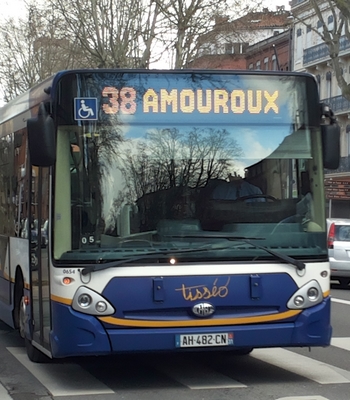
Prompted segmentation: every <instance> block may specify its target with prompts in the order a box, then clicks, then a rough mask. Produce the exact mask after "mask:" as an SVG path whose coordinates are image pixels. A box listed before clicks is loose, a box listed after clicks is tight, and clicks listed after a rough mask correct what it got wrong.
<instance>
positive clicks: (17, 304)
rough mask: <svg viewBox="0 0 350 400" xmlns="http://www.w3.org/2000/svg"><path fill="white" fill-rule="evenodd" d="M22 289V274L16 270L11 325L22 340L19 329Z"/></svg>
mask: <svg viewBox="0 0 350 400" xmlns="http://www.w3.org/2000/svg"><path fill="white" fill-rule="evenodd" d="M23 288H24V283H23V277H22V273H21V272H19V271H18V270H17V272H16V284H15V292H14V299H13V304H14V308H13V325H14V327H15V329H19V330H20V332H19V333H20V335H21V337H22V338H24V336H22V332H21V329H20V320H21V302H22V299H23Z"/></svg>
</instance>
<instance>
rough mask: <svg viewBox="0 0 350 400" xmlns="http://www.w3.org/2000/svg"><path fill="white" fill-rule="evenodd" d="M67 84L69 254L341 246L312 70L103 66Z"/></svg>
mask: <svg viewBox="0 0 350 400" xmlns="http://www.w3.org/2000/svg"><path fill="white" fill-rule="evenodd" d="M57 87H58V89H57V93H55V104H56V109H55V112H56V118H57V121H58V126H57V161H56V167H55V178H54V179H55V180H54V181H55V189H54V198H53V204H54V219H53V239H54V240H53V252H54V257H55V259H56V261H57V262H61V263H63V264H65V263H66V262H69V263H74V262H76V263H78V262H82V261H84V262H85V261H86V262H101V263H107V262H110V261H116V260H124V259H125V260H126V259H129V260H131V261H133V260H134V259H135V262H139V260H141V259H142V256H145V262H146V263H154V262H155V261H156V262H165V263H167V262H169V260H170V259H171V260H172V262H179V263H181V262H196V261H203V260H204V259H205V260H207V261H213V262H218V261H232V262H238V261H239V262H243V261H252V260H262V261H264V260H269V262H270V261H271V260H275V259H276V257H275V256H274V255H273V254H271V252H268V251H265V249H268V250H274V251H275V252H278V253H280V254H284V255H287V256H290V257H293V258H295V259H298V258H300V259H304V260H306V259H315V258H316V259H317V258H319V259H321V258H322V259H325V257H326V256H327V250H326V240H325V237H326V234H325V222H324V219H325V218H324V217H325V212H324V206H325V205H324V194H323V168H322V160H321V156H320V154H321V135H320V127H319V123H320V121H319V117H317V116H316V112H315V110H314V109H313V107H312V106H311V105H312V104H317V87H316V84H315V82H314V81H313V80H312V78H311V77H309V76H302V75H299V76H297V75H295V76H294V75H282V74H281V75H276V74H275V75H272V74H271V75H269V74H265V75H261V74H260V75H259V74H248V73H245V74H244V73H220V72H217V73H215V74H206V73H199V72H198V73H196V72H193V71H191V72H183V73H172V72H170V71H168V72H156V71H154V72H151V71H148V72H123V73H122V72H118V73H116V72H114V73H112V72H106V71H105V72H97V71H96V72H91V71H90V72H84V73H80V74H77V73H75V74H67V75H63V76H62V77H61V78H60V82H59V84H58V85H57ZM153 254H154V257H152V255H153ZM150 256H151V257H150ZM175 260H176V261H175Z"/></svg>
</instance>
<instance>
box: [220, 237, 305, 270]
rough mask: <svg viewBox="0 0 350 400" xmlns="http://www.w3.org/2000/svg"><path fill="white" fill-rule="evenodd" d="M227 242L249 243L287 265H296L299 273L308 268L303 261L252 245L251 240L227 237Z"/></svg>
mask: <svg viewBox="0 0 350 400" xmlns="http://www.w3.org/2000/svg"><path fill="white" fill-rule="evenodd" d="M227 240H233V241H236V240H237V241H242V242H245V243H248V244H250V245H251V246H254V247H256V248H257V249H261V250H264V251H266V252H267V253H269V254H271V255H273V256H275V257H276V258H278V259H280V260H282V261H285V262H287V263H289V264H292V265H294V266H295V267H297V268H298V270H299V271H302V270H304V269H305V267H306V266H305V263H303V262H302V261H300V260H296V259H295V258H292V257H289V256H287V255H285V254H282V253H279V252H277V251H274V250H271V249H269V248H268V247H265V246H260V245H258V244H255V243H252V242H251V240H250V239H242V238H236V237H227Z"/></svg>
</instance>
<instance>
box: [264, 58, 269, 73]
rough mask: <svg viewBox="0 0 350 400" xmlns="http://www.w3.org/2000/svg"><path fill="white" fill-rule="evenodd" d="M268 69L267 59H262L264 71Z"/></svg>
mask: <svg viewBox="0 0 350 400" xmlns="http://www.w3.org/2000/svg"><path fill="white" fill-rule="evenodd" d="M268 69H269V58H268V57H266V58H264V70H265V71H267V70H268Z"/></svg>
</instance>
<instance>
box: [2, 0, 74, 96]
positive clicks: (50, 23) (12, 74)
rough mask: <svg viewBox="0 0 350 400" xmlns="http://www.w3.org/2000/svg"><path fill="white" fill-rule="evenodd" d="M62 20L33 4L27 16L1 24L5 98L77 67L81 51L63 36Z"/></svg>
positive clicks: (29, 7) (28, 9)
mask: <svg viewBox="0 0 350 400" xmlns="http://www.w3.org/2000/svg"><path fill="white" fill-rule="evenodd" d="M61 27H62V20H61V19H60V18H59V17H58V16H56V15H54V14H52V13H51V11H50V10H49V9H41V8H39V7H37V6H35V5H34V4H29V5H28V8H27V16H26V17H24V18H20V19H18V20H15V19H13V18H10V19H7V20H6V21H4V23H3V24H2V25H1V26H0V40H1V45H0V86H1V87H2V91H3V95H4V100H5V101H9V100H11V98H13V97H15V96H17V95H19V94H20V93H23V92H24V91H26V90H28V89H29V88H30V87H32V86H33V85H34V84H35V83H37V82H39V81H42V80H44V79H45V78H47V77H49V76H51V75H53V74H54V73H55V72H57V71H59V70H61V69H67V68H74V66H75V65H77V60H78V59H79V51H78V49H77V48H76V47H75V44H74V42H71V41H68V40H67V39H66V38H65V37H64V36H63V35H62V30H61Z"/></svg>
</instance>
